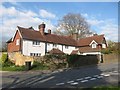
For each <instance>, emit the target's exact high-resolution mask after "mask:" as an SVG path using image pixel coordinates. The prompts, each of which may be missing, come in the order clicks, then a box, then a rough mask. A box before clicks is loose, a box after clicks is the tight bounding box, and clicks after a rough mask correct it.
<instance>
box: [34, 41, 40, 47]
mask: <svg viewBox="0 0 120 90" xmlns="http://www.w3.org/2000/svg"><path fill="white" fill-rule="evenodd" d="M38 43H39V44H38ZM32 44H33V46H40V41H33V42H32Z"/></svg>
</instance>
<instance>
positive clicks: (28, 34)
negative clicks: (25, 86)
mask: <svg viewBox="0 0 120 90" xmlns="http://www.w3.org/2000/svg"><path fill="white" fill-rule="evenodd" d="M18 29H19V31H20V33H21V35H22V38H23V39H29V40H38V41H43V42H49V43H56V44H63V45H70V46H88V45H89V44H90V43H91V42H92V41H93V40H95V42H97V43H98V44H102V41H103V40H104V39H105V38H104V35H96V36H91V37H86V38H81V39H80V40H77V41H76V40H74V39H73V38H72V37H69V36H60V35H55V34H49V33H45V35H42V34H41V33H40V32H39V31H37V30H34V29H29V28H23V27H19V26H18Z"/></svg>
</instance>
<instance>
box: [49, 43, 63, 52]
mask: <svg viewBox="0 0 120 90" xmlns="http://www.w3.org/2000/svg"><path fill="white" fill-rule="evenodd" d="M53 48H58V49H59V50H61V51H62V45H60V44H57V47H53V44H52V43H49V45H48V44H47V51H50V50H52V49H53Z"/></svg>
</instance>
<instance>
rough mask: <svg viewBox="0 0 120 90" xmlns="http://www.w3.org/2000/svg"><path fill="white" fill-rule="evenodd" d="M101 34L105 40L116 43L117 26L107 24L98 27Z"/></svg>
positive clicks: (110, 23)
mask: <svg viewBox="0 0 120 90" xmlns="http://www.w3.org/2000/svg"><path fill="white" fill-rule="evenodd" d="M100 29H101V32H100V33H101V34H105V36H106V38H107V40H112V41H116V42H117V41H118V25H116V24H114V23H112V22H109V23H106V24H105V25H104V26H102V27H100Z"/></svg>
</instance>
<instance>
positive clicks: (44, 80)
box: [28, 76, 55, 85]
mask: <svg viewBox="0 0 120 90" xmlns="http://www.w3.org/2000/svg"><path fill="white" fill-rule="evenodd" d="M54 77H55V76H52V77H49V78H46V79H43V80H41V81H37V82H36V83H33V85H35V84H38V82H39V83H43V82H46V81H48V80H51V79H53V78H54ZM28 84H31V83H28Z"/></svg>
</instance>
